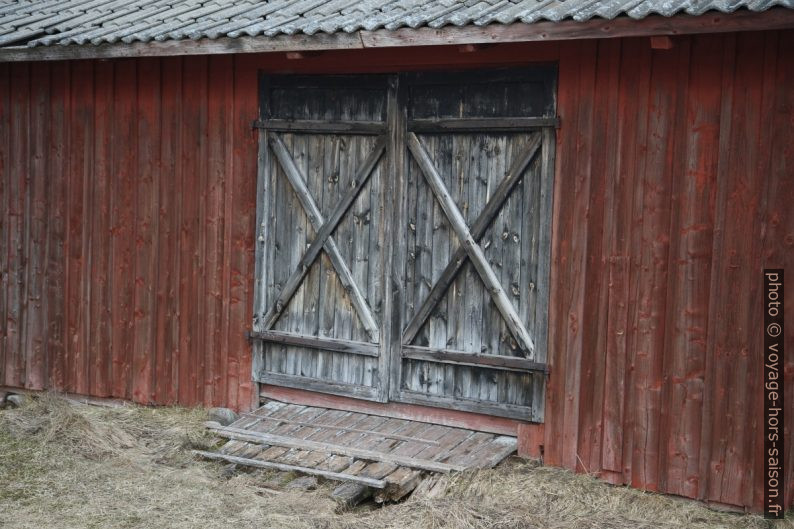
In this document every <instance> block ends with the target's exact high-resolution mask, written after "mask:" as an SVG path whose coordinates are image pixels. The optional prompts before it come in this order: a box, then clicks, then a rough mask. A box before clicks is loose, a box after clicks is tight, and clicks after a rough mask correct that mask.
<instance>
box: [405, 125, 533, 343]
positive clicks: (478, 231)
mask: <svg viewBox="0 0 794 529" xmlns="http://www.w3.org/2000/svg"><path fill="white" fill-rule="evenodd" d="M539 147H540V136H536V137H534V138H533V139H532V141H531V142H530V144H529V145H528V146H527V148H526V149H525V150H524V152H523V153H521V155H520V156H519V157H517V158H516V160H515V162H514V163H513V165H512V167H511V168H510V170H509V172H508V174H507V175H506V176H505V177H504V179H503V180H502V181H501V182H500V184H499V186H498V187H497V188H496V190H495V191H494V193H493V195H492V196H491V198H490V200H489V201H488V203H487V204H486V206H485V208H483V210H482V212H481V213H480V215H479V217H477V220H476V221H475V222H474V224H472V227H471V235H472V237H473V238H474V239H475V240H479V239H480V238H481V237H482V236H483V234H484V233H485V230H486V229H487V228H488V226H489V225H490V224H491V222H492V221H493V218H494V216H495V215H496V214H497V213H498V212H499V208H500V207H501V206H502V204H503V203H504V201H505V199H506V198H507V197H508V196H509V195H510V192H511V191H512V190H513V188H514V187H515V185H516V183H518V181H519V180H520V179H521V175H522V174H523V173H524V170H525V169H526V168H527V166H528V165H529V164H530V162H531V161H532V159H533V158H534V157H535V154H536V153H537V152H538V149H539ZM466 256H467V254H466V250H465V248H464V247H463V246H461V247H459V248H458V249H457V251H455V253H454V254H453V255H452V258H451V259H450V261H449V263H448V264H447V266H446V268H444V271H443V272H442V273H441V275H440V276H439V278H438V281H436V283H435V284H434V285H433V288H431V289H430V293H429V294H428V296H427V298H426V299H425V301H424V302H423V303H422V306H421V307H420V308H419V309H418V310H417V311H416V312H415V313H414V316H413V317H412V318H411V321H409V322H408V325H406V327H405V330H404V331H403V336H402V343H403V344H406V345H407V344H410V343H411V342H412V341H413V339H414V338H415V337H416V333H417V332H419V329H420V328H421V327H422V324H423V323H424V322H425V320H426V319H427V317H428V316H429V315H430V313H431V311H432V310H433V309H434V308H435V306H436V304H437V303H438V302H439V301H440V300H441V298H442V297H443V296H444V294H445V293H446V291H447V289H448V288H449V286H450V285H451V284H452V281H453V280H454V279H455V276H456V275H457V273H458V272H459V271H460V268H461V267H462V266H463V263H464V262H465V260H466Z"/></svg>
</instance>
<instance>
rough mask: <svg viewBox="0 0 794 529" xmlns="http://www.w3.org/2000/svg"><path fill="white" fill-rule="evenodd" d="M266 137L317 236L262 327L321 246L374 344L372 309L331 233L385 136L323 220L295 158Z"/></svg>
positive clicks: (361, 184)
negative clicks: (350, 185)
mask: <svg viewBox="0 0 794 529" xmlns="http://www.w3.org/2000/svg"><path fill="white" fill-rule="evenodd" d="M268 140H269V143H270V148H271V149H272V150H273V153H274V154H275V155H276V159H277V160H278V162H279V165H281V168H282V169H283V170H284V174H285V175H286V176H287V180H289V183H290V185H292V188H293V190H294V191H295V194H296V195H297V196H298V200H300V203H301V205H302V206H303V209H304V211H305V212H306V215H307V216H308V218H309V222H311V224H312V227H314V231H315V232H317V236H316V237H315V238H314V240H313V241H312V242H311V244H310V245H309V248H308V249H307V250H306V252H305V253H304V254H303V257H301V260H300V261H299V262H298V267H297V268H296V269H295V270H294V271H293V272H292V274H291V275H290V277H289V278H288V279H287V282H286V283H284V288H282V289H281V292H279V295H278V297H277V298H276V301H275V302H274V303H273V305H272V307H271V308H270V310H269V311H268V312H267V314H265V317H264V318H263V320H264V322H265V329H271V328H272V327H273V325H275V323H276V321H278V319H279V317H280V316H281V313H282V311H283V310H284V307H286V306H287V303H288V302H289V300H290V299H292V296H293V294H295V292H296V291H297V290H298V287H299V286H300V284H301V282H302V281H303V278H304V277H305V276H306V274H307V273H308V272H309V268H311V265H312V263H313V262H314V260H315V259H316V258H317V256H318V255H319V254H320V250H321V249H325V252H326V253H327V254H328V257H329V258H330V260H331V264H332V265H333V267H334V270H336V273H337V276H338V277H339V281H340V282H341V283H342V287H343V288H344V289H345V291H346V292H347V293H348V295H349V296H350V300H351V302H352V304H353V307H355V309H356V312H358V315H359V318H360V319H361V323H362V324H363V325H364V328H365V329H366V331H367V333H368V334H369V336H370V338H371V339H372V340H373V341H374V342H376V343H377V342H378V341H379V333H378V324H377V323H375V319H374V318H373V317H372V311H371V310H370V308H369V305H368V304H367V300H366V299H365V298H364V295H363V294H362V293H361V291H360V290H359V288H358V286H357V285H356V283H355V281H354V280H353V274H351V273H350V269H349V268H348V267H347V265H346V264H345V262H344V260H343V259H342V255H341V254H340V253H339V248H338V247H337V245H336V242H334V239H333V237H332V236H331V233H332V232H333V231H334V230H335V229H336V227H337V226H338V225H339V222H340V221H341V220H342V217H343V216H344V214H345V212H347V210H348V208H349V207H350V205H351V204H352V203H353V201H354V200H355V199H356V197H357V196H358V195H359V193H360V192H361V190H362V189H363V188H364V185H365V184H366V183H367V181H368V180H369V177H370V175H371V174H372V171H373V169H374V168H375V166H376V165H377V163H378V160H380V157H381V156H382V155H383V152H384V151H385V150H386V139H385V137H380V138H379V139H378V142H377V143H376V144H375V149H374V150H373V151H372V152H371V153H370V155H369V156H368V157H367V159H366V161H365V162H364V164H363V165H362V166H361V167H360V168H359V170H358V172H357V173H356V175H355V177H354V179H353V186H352V187H351V188H350V189H349V190H348V192H347V193H346V194H345V196H343V197H342V200H340V201H339V204H337V206H336V208H335V209H334V211H333V213H331V216H330V217H329V218H328V220H325V219H323V215H322V213H320V209H319V208H318V207H317V204H316V203H315V202H314V199H313V198H312V195H311V193H310V192H309V188H308V187H307V186H306V181H305V178H304V176H303V174H302V173H301V170H300V169H298V166H297V165H296V164H295V160H293V159H292V156H290V153H289V151H288V150H287V147H286V145H284V142H283V141H281V138H279V137H278V136H276V135H275V134H270V135H269V137H268Z"/></svg>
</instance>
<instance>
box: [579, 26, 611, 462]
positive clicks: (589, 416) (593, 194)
mask: <svg viewBox="0 0 794 529" xmlns="http://www.w3.org/2000/svg"><path fill="white" fill-rule="evenodd" d="M597 61H598V62H597V67H596V68H597V69H596V73H595V84H594V91H595V96H594V102H593V126H592V143H593V144H592V151H591V152H592V162H591V180H590V196H589V203H588V213H587V217H588V227H587V234H586V236H587V254H586V256H587V257H586V258H587V265H586V266H587V268H586V271H585V276H586V279H585V282H584V288H585V292H584V298H585V301H584V302H585V304H586V305H587V306H588V307H589V308H588V310H587V311H586V313H587V314H589V317H585V318H584V320H583V321H582V326H581V329H582V331H581V334H582V340H583V343H585V344H587V345H586V346H583V348H582V374H581V384H580V389H579V392H580V393H581V397H580V398H581V399H582V403H583V406H582V410H581V412H580V416H579V432H580V433H579V441H578V442H579V447H578V454H579V457H580V458H581V460H582V462H583V464H584V465H585V468H587V469H589V471H590V472H597V471H599V470H600V469H601V443H602V435H603V424H604V423H603V412H604V392H605V386H604V384H605V381H604V377H605V369H606V365H605V362H606V358H605V357H606V355H607V354H608V353H607V352H606V330H607V325H606V324H607V318H606V316H607V285H606V284H605V282H604V280H605V278H606V274H605V273H604V271H605V259H604V254H605V253H606V252H605V247H606V246H607V245H608V243H609V241H608V239H606V237H605V234H606V233H609V232H610V231H611V229H610V226H609V225H608V222H609V221H608V219H605V212H607V213H608V211H609V210H607V209H606V204H605V203H606V200H607V199H606V196H605V195H606V189H607V185H608V179H609V176H608V175H612V174H614V172H615V170H614V160H615V154H614V153H616V148H615V144H614V142H615V140H616V136H617V134H616V130H615V129H616V126H617V123H616V122H615V120H614V119H613V118H612V116H614V115H615V114H616V113H617V81H618V73H619V66H620V42H619V41H616V40H607V41H601V42H599V44H598V57H597ZM605 225H606V226H605ZM587 403H589V405H587Z"/></svg>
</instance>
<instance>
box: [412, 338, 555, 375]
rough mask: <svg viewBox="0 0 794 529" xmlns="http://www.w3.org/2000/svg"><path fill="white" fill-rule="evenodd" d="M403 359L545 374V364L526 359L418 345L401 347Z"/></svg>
mask: <svg viewBox="0 0 794 529" xmlns="http://www.w3.org/2000/svg"><path fill="white" fill-rule="evenodd" d="M402 356H403V358H409V359H412V360H424V361H427V362H440V363H448V364H455V365H470V366H474V367H488V368H492V369H504V370H515V371H521V372H524V371H537V372H540V373H544V374H545V373H547V372H548V366H546V364H543V363H540V362H535V361H533V360H529V359H527V358H519V357H515V356H506V355H494V354H480V353H466V352H463V351H450V350H448V349H433V348H430V347H421V346H418V345H403V347H402Z"/></svg>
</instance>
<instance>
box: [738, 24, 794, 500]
mask: <svg viewBox="0 0 794 529" xmlns="http://www.w3.org/2000/svg"><path fill="white" fill-rule="evenodd" d="M780 36H781V34H780V33H778V32H771V31H769V32H765V33H764V43H763V48H764V49H763V73H762V75H761V77H760V79H759V80H758V82H759V83H760V85H761V86H760V90H761V99H760V102H759V104H758V106H757V107H756V108H757V111H758V113H759V118H758V119H759V125H758V126H759V130H758V134H757V136H756V137H755V138H754V143H753V145H752V146H753V148H754V149H755V150H756V151H757V152H756V162H755V164H754V166H755V171H756V172H757V173H758V175H759V176H760V178H759V184H760V185H759V186H758V188H757V192H758V193H760V197H759V204H758V212H757V215H756V218H757V219H758V220H757V231H756V233H757V237H758V238H759V246H758V248H759V251H758V252H757V254H758V260H757V261H756V262H755V263H753V264H751V267H757V269H758V270H761V269H763V268H772V267H770V266H767V255H768V250H767V248H768V245H769V242H771V241H770V240H768V239H767V236H768V234H769V232H770V231H772V230H770V228H772V229H774V227H776V226H775V224H777V223H775V222H774V221H772V222H769V219H770V218H771V217H770V215H769V212H770V211H774V209H773V208H774V207H775V202H776V200H777V197H778V196H787V197H794V192H793V191H794V186H792V185H791V180H792V178H788V179H787V180H788V183H789V186H788V189H786V188H785V187H784V186H785V184H784V185H782V186H781V187H780V188H778V187H777V186H778V185H780V184H779V182H780V181H779V180H778V179H777V178H776V177H777V174H776V171H775V169H774V167H775V165H776V164H778V163H780V162H779V161H778V160H777V159H775V158H773V157H772V156H773V154H772V153H773V152H774V150H775V147H776V146H775V143H776V140H777V138H779V137H780V136H779V134H780V133H779V132H778V131H779V130H780V129H781V128H782V127H780V125H778V123H779V121H780V120H781V119H780V117H779V116H780V115H781V114H782V115H784V116H788V117H789V120H794V114H792V112H791V107H790V106H789V107H788V109H786V108H785V102H784V100H781V98H779V97H778V90H779V87H780V86H789V88H791V87H792V84H791V83H790V82H789V84H788V85H786V79H785V78H781V77H782V76H778V63H779V62H781V58H782V57H787V55H785V54H783V55H779V54H778V53H779V42H780ZM782 62H784V63H785V62H786V61H785V60H783V61H782ZM788 69H789V70H790V68H788ZM788 92H789V93H791V92H792V90H791V89H789V90H788ZM779 156H780V157H781V158H783V159H784V160H785V157H784V156H785V155H784V154H782V153H781V154H779ZM786 192H788V193H786ZM779 193H782V195H780V194H779ZM788 218H789V219H792V218H794V216H792V215H790V214H789V215H788ZM789 226H794V223H792V222H791V221H789ZM790 233H791V234H794V230H792V231H791V232H790ZM774 240H775V239H774V238H773V239H772V241H774ZM785 240H786V239H785V236H781V237H780V238H779V239H777V241H785ZM789 243H790V245H791V246H794V237H790V238H789ZM778 244H780V243H779V242H778ZM784 244H785V242H784ZM789 253H791V252H789ZM781 268H785V263H784V266H781ZM751 269H752V268H751ZM764 297H765V294H764V293H763V292H762V291H761V289H758V291H756V292H755V293H753V294H751V296H750V306H751V307H757V308H756V309H755V310H754V311H752V312H750V313H749V320H748V321H747V327H748V329H749V335H750V336H749V339H748V342H749V345H750V347H751V348H754V346H755V344H762V343H763V334H764V330H763V328H762V325H759V324H758V314H759V313H761V312H763V308H762V307H763V304H764V302H763V300H764ZM784 303H785V301H784ZM786 345H788V346H790V345H791V340H790V339H789V343H788V344H784V348H785V346H786ZM754 352H755V355H752V354H751V355H750V356H751V357H752V360H751V362H752V363H751V365H750V372H749V373H748V379H749V382H750V384H751V392H750V395H749V402H748V404H747V408H748V411H747V413H748V415H749V416H750V417H751V419H750V427H751V428H750V435H749V440H748V442H747V445H746V446H747V450H746V451H745V452H744V454H746V457H745V461H743V462H742V464H743V465H744V466H745V468H746V469H747V471H746V472H747V478H746V479H745V480H744V482H743V484H742V489H741V495H742V496H741V497H742V500H741V501H742V504H743V505H748V506H756V505H763V502H764V480H765V475H764V471H763V468H764V460H765V458H766V457H765V454H764V420H763V418H762V417H763V412H761V413H759V412H757V411H756V410H762V409H763V407H764V404H763V403H764V392H763V390H762V387H763V386H762V383H761V380H762V379H763V372H762V369H763V367H762V366H763V363H764V362H763V357H764V355H763V354H762V353H761V352H760V348H758V349H756V350H755V351H754ZM789 358H790V355H789ZM784 362H785V359H784ZM783 367H784V369H785V368H786V366H785V363H784V366H783ZM791 375H794V373H789V377H788V378H789V380H787V382H789V381H790V378H791ZM783 376H784V377H785V376H786V373H785V372H784V373H783ZM784 380H785V378H784ZM789 387H791V386H789ZM787 409H792V408H787ZM784 428H785V424H784ZM790 432H791V430H789V435H791V433H790ZM787 438H788V437H787ZM788 444H791V443H788ZM784 451H785V448H784ZM785 462H786V461H785V460H784V463H785ZM783 472H785V469H784V470H783ZM789 485H790V484H789ZM783 493H784V495H785V494H786V491H783Z"/></svg>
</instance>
